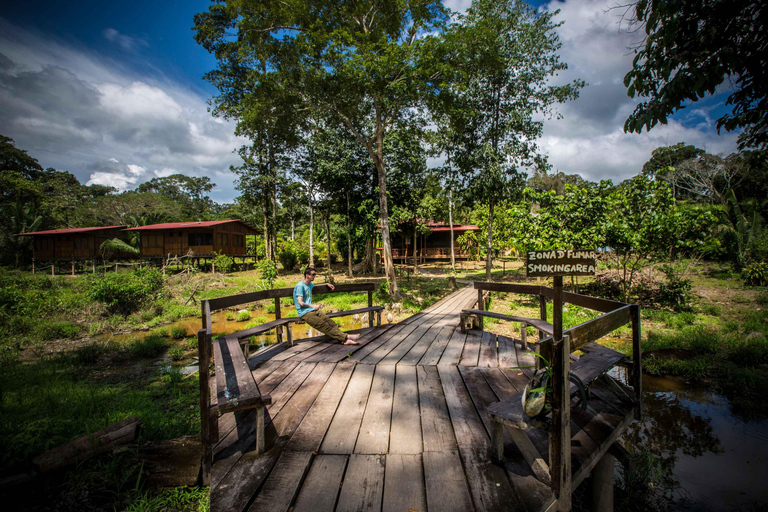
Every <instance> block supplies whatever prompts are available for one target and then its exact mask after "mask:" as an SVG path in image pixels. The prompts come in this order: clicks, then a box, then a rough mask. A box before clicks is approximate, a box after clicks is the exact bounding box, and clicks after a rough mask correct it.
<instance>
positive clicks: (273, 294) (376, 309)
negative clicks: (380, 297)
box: [203, 283, 384, 359]
mask: <svg viewBox="0 0 768 512" xmlns="http://www.w3.org/2000/svg"><path fill="white" fill-rule="evenodd" d="M374 289H375V285H374V283H361V284H340V285H338V286H336V287H335V289H334V290H333V291H331V289H330V288H329V287H328V285H324V284H322V285H317V286H315V287H314V289H313V293H314V294H324V293H343V292H355V291H364V292H368V307H365V308H358V309H353V310H349V311H335V312H333V313H326V315H327V316H328V317H329V318H336V317H341V316H352V315H357V314H365V313H375V314H376V325H377V326H380V325H381V312H382V311H383V310H384V307H383V306H374V305H373V291H374ZM261 295H264V296H263V297H261V298H257V296H261ZM285 297H291V298H293V288H276V289H273V290H265V291H264V292H255V293H246V294H242V295H233V296H230V297H222V298H220V299H212V300H209V301H203V302H207V303H208V309H207V310H206V306H205V304H203V326H206V325H210V321H211V313H212V312H213V311H217V310H220V309H225V308H231V307H234V306H240V305H243V304H247V303H250V302H255V301H257V300H264V299H273V300H274V301H275V319H274V320H270V321H269V322H266V323H263V324H261V325H257V326H255V327H250V328H248V329H243V330H241V331H237V332H233V333H231V334H227V335H226V336H224V337H225V338H227V339H234V340H237V342H238V343H239V344H240V346H241V347H242V350H243V353H244V354H245V358H246V359H248V357H249V351H250V350H249V347H250V337H251V336H257V335H259V334H263V333H265V332H269V331H272V330H276V331H277V340H278V342H282V341H283V330H285V333H286V337H287V339H288V343H289V344H290V345H291V346H293V330H292V329H291V326H292V325H293V324H296V323H302V322H303V321H302V320H301V318H299V317H283V316H282V308H281V304H280V299H282V298H285ZM290 307H291V308H293V307H294V306H293V305H291V306H290ZM369 326H370V327H373V317H371V318H370V319H369Z"/></svg>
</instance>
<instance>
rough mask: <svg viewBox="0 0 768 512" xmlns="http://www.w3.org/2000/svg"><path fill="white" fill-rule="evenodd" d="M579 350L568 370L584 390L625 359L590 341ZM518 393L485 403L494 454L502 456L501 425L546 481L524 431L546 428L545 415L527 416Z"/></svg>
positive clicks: (610, 381) (544, 466)
mask: <svg viewBox="0 0 768 512" xmlns="http://www.w3.org/2000/svg"><path fill="white" fill-rule="evenodd" d="M581 350H583V351H584V352H586V354H585V355H584V356H582V357H581V358H580V359H579V360H578V361H576V362H574V363H573V364H572V365H571V374H573V375H576V376H577V377H579V378H580V379H581V381H582V382H583V383H584V386H585V387H586V388H587V390H589V387H590V385H591V384H592V383H594V382H595V381H596V380H597V379H598V378H600V377H602V376H603V375H605V373H606V372H608V371H609V370H610V369H611V368H613V367H614V366H616V365H617V364H619V363H620V362H622V361H623V360H624V359H625V356H624V354H621V353H619V352H616V351H614V350H611V349H609V348H607V347H603V346H601V345H598V344H596V343H590V344H588V345H586V346H585V347H583V348H582V349H581ZM605 382H606V383H608V384H609V385H611V386H612V387H615V389H617V390H619V392H620V393H621V394H623V395H624V397H625V398H626V399H627V400H633V399H634V397H630V396H629V395H627V394H626V392H625V391H624V389H623V388H621V387H620V386H619V385H618V384H616V382H615V381H614V380H613V379H611V378H607V379H605ZM575 391H576V386H575V385H574V384H571V394H573V393H574V392H575ZM522 397H523V392H522V391H521V392H519V393H517V394H516V395H513V396H510V397H507V398H505V399H504V400H502V401H500V402H496V403H495V404H492V405H490V406H489V407H488V416H489V417H490V419H491V421H492V422H493V423H495V427H496V428H495V429H494V432H493V434H494V435H493V437H494V439H493V441H494V442H493V446H494V458H495V459H496V460H497V461H501V460H502V459H503V456H504V429H506V430H507V432H509V434H510V436H511V437H512V440H513V441H514V443H515V445H516V446H517V448H518V449H519V451H520V453H521V454H522V456H523V458H524V459H525V461H526V462H527V463H528V465H529V466H530V467H531V470H532V471H533V473H534V474H535V475H536V477H537V478H538V479H539V480H540V481H542V482H544V483H549V482H550V474H549V465H548V464H547V461H545V460H544V459H543V458H542V456H541V455H540V454H539V452H538V451H537V450H536V448H535V447H534V445H533V442H532V441H531V439H530V438H529V437H528V436H527V435H526V434H525V432H524V431H525V430H528V429H533V428H536V429H542V430H548V428H549V419H548V418H547V417H544V418H538V417H537V418H531V417H529V416H528V415H527V414H525V412H524V411H523V403H522ZM585 470H586V469H585Z"/></svg>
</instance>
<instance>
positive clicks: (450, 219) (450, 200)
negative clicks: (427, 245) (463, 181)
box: [448, 189, 456, 272]
mask: <svg viewBox="0 0 768 512" xmlns="http://www.w3.org/2000/svg"><path fill="white" fill-rule="evenodd" d="M448 224H449V225H450V227H451V271H454V272H455V271H456V255H455V253H454V249H453V190H450V189H449V190H448Z"/></svg>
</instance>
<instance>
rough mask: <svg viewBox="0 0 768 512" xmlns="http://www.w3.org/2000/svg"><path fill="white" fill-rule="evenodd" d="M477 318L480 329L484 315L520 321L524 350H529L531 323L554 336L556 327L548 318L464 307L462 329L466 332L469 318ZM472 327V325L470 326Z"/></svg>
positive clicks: (461, 317) (540, 330) (509, 320)
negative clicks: (528, 330)
mask: <svg viewBox="0 0 768 512" xmlns="http://www.w3.org/2000/svg"><path fill="white" fill-rule="evenodd" d="M472 317H475V318H477V325H478V326H479V327H480V330H482V328H483V320H482V319H483V317H488V318H497V319H499V320H506V321H508V322H520V341H521V342H522V347H523V350H528V332H527V330H526V328H527V327H528V326H529V325H530V326H532V327H535V328H536V329H538V330H539V332H542V333H546V334H547V335H549V336H552V333H553V332H554V327H552V324H551V323H549V322H547V321H546V320H541V319H538V318H526V317H524V316H514V315H504V314H501V313H493V312H491V311H485V310H482V309H463V310H461V314H460V319H461V331H462V332H466V330H467V327H468V319H470V318H472ZM470 327H471V326H470Z"/></svg>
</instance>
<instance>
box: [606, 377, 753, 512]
mask: <svg viewBox="0 0 768 512" xmlns="http://www.w3.org/2000/svg"><path fill="white" fill-rule="evenodd" d="M622 373H623V372H621V370H619V375H618V376H619V377H623V375H621V374H622ZM643 402H644V413H645V417H644V419H643V421H642V423H638V422H635V423H633V424H632V425H631V426H630V428H629V430H628V431H627V433H626V434H625V438H624V440H625V441H628V442H629V443H630V444H632V445H634V446H642V447H644V448H646V449H647V450H649V451H650V453H651V454H653V455H654V456H655V457H656V458H657V460H659V461H660V462H661V467H662V468H663V470H664V471H666V473H667V475H668V476H670V477H672V478H673V479H675V480H676V481H677V482H679V484H680V490H679V492H678V493H677V496H676V497H677V499H678V504H677V506H676V510H684V511H694V510H696V511H708V512H720V511H731V510H745V511H746V510H765V509H766V508H767V507H768V418H758V419H750V418H744V417H740V416H738V415H735V414H734V413H733V411H732V410H731V407H730V406H729V403H728V400H727V399H726V398H725V397H723V396H721V395H719V394H717V393H716V392H714V391H713V390H711V389H708V388H705V387H692V386H690V385H689V384H686V383H684V382H682V381H681V380H679V379H674V378H659V377H653V376H650V375H644V376H643Z"/></svg>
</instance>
